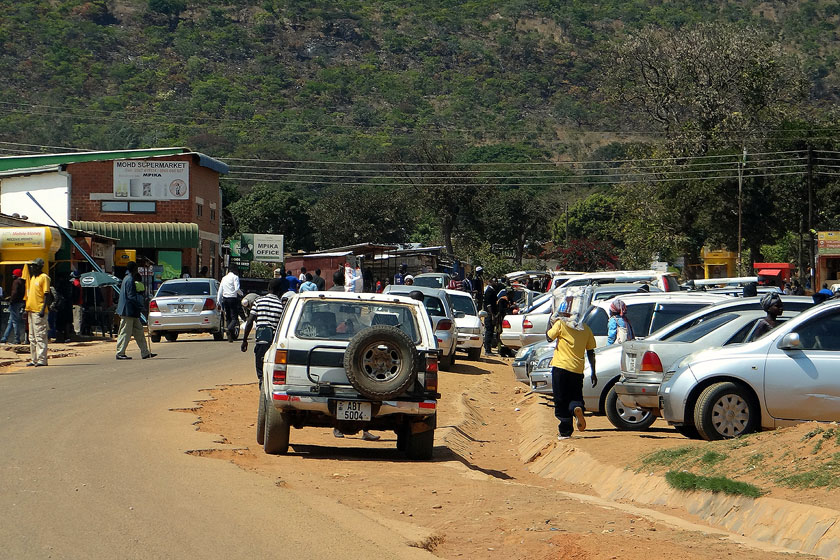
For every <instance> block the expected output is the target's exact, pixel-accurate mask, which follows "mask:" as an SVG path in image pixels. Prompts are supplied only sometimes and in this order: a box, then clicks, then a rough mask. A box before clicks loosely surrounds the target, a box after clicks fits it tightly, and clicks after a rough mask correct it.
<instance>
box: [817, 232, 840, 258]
mask: <svg viewBox="0 0 840 560" xmlns="http://www.w3.org/2000/svg"><path fill="white" fill-rule="evenodd" d="M817 252H818V253H819V254H820V255H840V231H821V232H819V233H817Z"/></svg>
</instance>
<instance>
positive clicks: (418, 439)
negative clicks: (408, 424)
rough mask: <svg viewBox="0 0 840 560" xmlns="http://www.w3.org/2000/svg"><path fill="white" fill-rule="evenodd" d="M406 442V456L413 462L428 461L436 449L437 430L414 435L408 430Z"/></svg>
mask: <svg viewBox="0 0 840 560" xmlns="http://www.w3.org/2000/svg"><path fill="white" fill-rule="evenodd" d="M408 432H409V433H408V434H407V435H406V441H405V456H406V457H408V458H409V459H412V460H419V461H428V460H429V459H431V458H432V454H433V453H434V449H435V430H434V429H431V430H426V431H425V432H419V433H416V434H412V433H411V430H410V429H409V430H408Z"/></svg>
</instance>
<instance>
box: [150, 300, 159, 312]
mask: <svg viewBox="0 0 840 560" xmlns="http://www.w3.org/2000/svg"><path fill="white" fill-rule="evenodd" d="M149 311H150V312H151V311H160V308H159V307H158V304H157V302H156V301H155V300H152V301H150V302H149Z"/></svg>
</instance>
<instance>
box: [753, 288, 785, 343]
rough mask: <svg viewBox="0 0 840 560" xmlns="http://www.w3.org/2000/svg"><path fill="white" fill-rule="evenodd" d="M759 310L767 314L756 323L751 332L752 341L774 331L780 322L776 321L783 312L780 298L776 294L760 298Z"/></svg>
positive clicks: (783, 308)
mask: <svg viewBox="0 0 840 560" xmlns="http://www.w3.org/2000/svg"><path fill="white" fill-rule="evenodd" d="M760 303H761V308H762V309H763V310H764V311H765V313H767V316H766V317H764V318H762V319H761V320H759V321H758V323H757V324H756V326H755V330H754V331H753V335H752V339H753V340H755V339H756V338H758V337H760V336H761V335H763V334H764V333H766V332H768V331H770V330H773V329H775V328H776V327H778V326H779V325H780V324H781V322H780V321H779V320H778V319H779V315H781V314H782V312H783V311H784V310H785V306H784V304H783V303H782V298H781V297H780V296H779V294H777V293H772V292H771V293H769V294H767V295H766V296H764V297H762V298H761V301H760Z"/></svg>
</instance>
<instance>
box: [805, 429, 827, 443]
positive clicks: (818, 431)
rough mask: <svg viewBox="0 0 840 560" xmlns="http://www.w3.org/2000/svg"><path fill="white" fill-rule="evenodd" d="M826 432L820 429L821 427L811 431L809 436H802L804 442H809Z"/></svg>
mask: <svg viewBox="0 0 840 560" xmlns="http://www.w3.org/2000/svg"><path fill="white" fill-rule="evenodd" d="M824 431H825V430H823V429H822V428H820V427H817V428H814V429H813V430H811V431H810V432H808V433H807V434H805V435H804V436H802V441H808V440H809V439H811V438H812V437H814V436H818V435H820V434H821V433H823V432H824Z"/></svg>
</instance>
